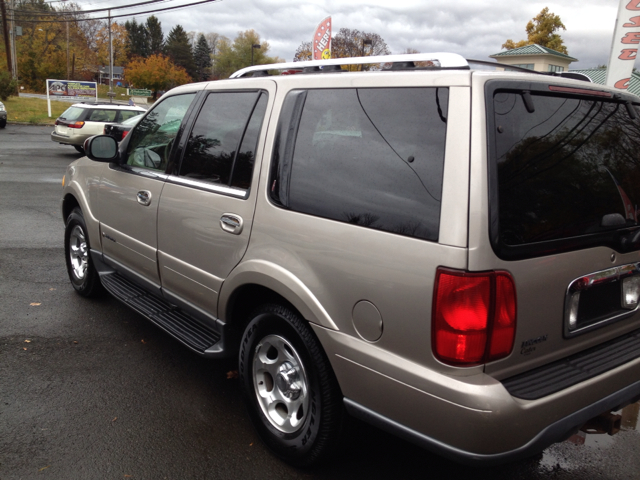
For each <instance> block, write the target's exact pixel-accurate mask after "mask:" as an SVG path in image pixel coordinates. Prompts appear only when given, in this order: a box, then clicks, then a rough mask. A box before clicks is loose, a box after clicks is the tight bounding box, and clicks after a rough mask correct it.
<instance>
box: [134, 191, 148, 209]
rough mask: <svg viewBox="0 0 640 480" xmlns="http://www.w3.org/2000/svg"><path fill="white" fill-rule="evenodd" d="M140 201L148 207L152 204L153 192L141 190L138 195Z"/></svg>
mask: <svg viewBox="0 0 640 480" xmlns="http://www.w3.org/2000/svg"><path fill="white" fill-rule="evenodd" d="M136 197H137V199H138V203H139V204H140V205H144V206H145V207H148V206H149V205H151V192H150V191H149V190H140V191H139V192H138V194H137V195H136Z"/></svg>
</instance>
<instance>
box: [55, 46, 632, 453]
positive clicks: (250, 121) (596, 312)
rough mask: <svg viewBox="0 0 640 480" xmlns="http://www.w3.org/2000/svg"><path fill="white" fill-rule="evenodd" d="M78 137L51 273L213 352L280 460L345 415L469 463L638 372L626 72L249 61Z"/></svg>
mask: <svg viewBox="0 0 640 480" xmlns="http://www.w3.org/2000/svg"><path fill="white" fill-rule="evenodd" d="M345 64H355V65H362V64H366V65H371V64H374V65H377V64H379V65H380V67H379V68H378V69H374V70H373V71H368V72H360V71H346V70H342V65H345ZM281 73H286V74H281ZM84 148H85V150H86V152H87V156H88V158H82V159H79V160H77V161H75V162H74V163H72V164H71V165H70V166H69V168H68V170H67V173H66V177H65V181H64V192H63V200H62V214H63V218H64V220H65V226H66V230H65V258H66V262H67V267H68V271H69V277H70V279H71V283H72V285H73V287H74V288H75V289H76V290H77V291H78V293H80V294H81V295H84V296H87V297H88V296H92V295H94V294H96V293H97V292H98V291H99V290H100V289H101V288H105V289H106V290H108V291H109V292H110V293H111V294H112V295H114V296H115V297H116V298H118V299H120V300H121V301H123V302H124V303H126V304H127V305H129V306H130V307H131V308H133V309H134V310H136V311H138V312H140V314H142V315H144V316H146V317H147V318H149V319H150V320H151V321H152V322H154V323H155V324H156V325H158V326H159V327H160V328H162V329H163V330H165V331H166V332H167V333H169V334H171V335H173V336H174V337H175V338H177V339H178V340H179V341H180V342H182V343H183V344H184V345H186V346H187V347H188V348H190V349H191V350H193V351H194V352H196V353H198V354H200V355H203V356H205V357H211V358H218V357H223V356H235V357H236V358H237V359H238V365H239V367H238V368H239V373H240V380H241V384H242V388H243V390H244V393H245V397H246V401H247V405H248V410H249V413H250V415H251V418H252V420H253V422H254V424H255V426H256V428H257V430H258V432H259V434H260V436H261V437H262V439H263V440H264V441H265V443H266V444H267V445H268V446H269V447H270V448H271V449H272V450H273V451H274V452H275V454H276V455H278V456H280V457H281V458H283V459H284V460H286V461H288V462H290V463H292V464H294V465H310V464H313V463H316V462H320V461H325V460H326V459H327V457H328V456H330V455H331V454H333V453H335V452H336V451H337V450H338V449H339V448H340V440H341V438H343V436H342V434H341V433H342V428H343V425H344V424H345V422H344V420H345V418H346V417H345V416H346V415H353V416H356V417H359V418H361V419H364V420H365V421H368V422H371V423H372V424H374V425H377V426H379V427H380V428H383V429H385V430H388V431H391V432H394V433H396V434H398V435H400V436H402V437H404V438H406V439H409V440H411V441H413V442H416V443H418V444H420V445H422V446H424V447H425V448H427V449H430V450H432V451H435V452H438V453H439V454H441V455H444V456H446V457H449V458H454V459H456V460H459V461H463V462H469V463H484V464H491V463H499V462H504V461H508V460H514V459H518V458H523V457H525V456H528V455H532V454H535V453H537V452H539V451H541V450H542V449H544V448H545V447H547V446H548V445H550V444H551V443H553V442H557V441H561V440H563V439H565V438H567V437H568V436H570V435H571V434H573V433H574V432H576V431H577V430H578V429H580V428H581V427H582V426H583V425H585V424H586V423H587V422H589V421H590V420H592V419H593V418H595V417H598V418H599V420H600V422H601V425H602V424H604V425H605V427H606V429H608V430H609V431H610V432H611V433H613V431H615V423H616V420H617V417H616V416H615V415H606V416H601V414H603V413H606V414H608V413H609V412H611V411H616V410H618V409H620V408H621V407H623V406H624V405H626V404H629V403H631V402H635V401H637V400H638V399H639V398H640V315H639V314H638V301H639V298H640V263H639V262H638V252H639V251H640V228H639V226H638V208H637V205H638V204H639V203H640V162H638V158H637V154H638V151H639V150H640V123H639V120H638V99H637V97H634V96H632V95H628V94H626V93H624V92H623V93H621V92H619V91H616V90H613V89H610V88H606V87H603V86H599V85H594V84H591V83H587V82H585V81H579V80H576V79H571V78H565V76H564V75H559V74H548V75H546V74H537V73H535V72H528V73H527V72H520V71H497V70H494V71H491V70H487V69H486V68H485V69H478V70H476V69H471V68H470V66H469V63H468V62H467V61H465V60H464V59H463V58H462V57H460V56H458V55H455V54H440V53H439V54H416V55H402V56H388V57H387V56H385V57H366V58H350V59H332V60H327V61H320V62H301V63H286V64H278V65H261V66H255V67H250V68H247V69H244V70H241V71H239V72H237V73H236V74H234V76H233V78H231V79H229V80H224V81H216V82H209V83H198V84H193V85H184V86H181V87H178V88H176V89H174V90H172V91H170V92H168V93H167V94H165V95H164V96H163V97H162V98H161V99H160V100H159V101H158V102H156V104H155V105H154V107H153V108H152V109H151V110H150V111H149V112H148V113H147V114H146V116H145V117H144V118H143V119H142V120H141V121H140V122H139V123H138V124H137V125H136V126H135V127H134V128H133V130H132V131H131V133H130V134H129V135H127V137H126V138H125V139H124V140H123V141H122V142H121V143H120V145H119V147H118V145H117V144H116V141H115V140H114V139H113V138H110V137H107V136H101V135H98V136H94V137H92V138H89V139H88V140H87V141H86V142H85V145H84Z"/></svg>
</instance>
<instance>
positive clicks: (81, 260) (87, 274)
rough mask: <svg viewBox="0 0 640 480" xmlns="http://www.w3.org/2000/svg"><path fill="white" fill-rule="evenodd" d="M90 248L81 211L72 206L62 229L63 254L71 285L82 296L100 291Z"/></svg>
mask: <svg viewBox="0 0 640 480" xmlns="http://www.w3.org/2000/svg"><path fill="white" fill-rule="evenodd" d="M90 250H91V248H90V244H89V236H88V235H87V225H86V224H85V223H84V217H83V215H82V211H81V210H80V209H79V208H77V207H76V208H74V209H73V211H72V212H71V213H70V214H69V216H68V217H67V224H66V227H65V230H64V256H65V259H66V263H67V273H68V274H69V280H71V285H73V288H75V290H76V292H78V293H79V294H80V295H82V296H83V297H95V296H98V295H99V294H101V293H102V291H103V290H102V284H101V283H100V277H99V275H98V272H97V271H96V269H95V267H94V266H93V262H92V260H91V255H90V254H89V252H90Z"/></svg>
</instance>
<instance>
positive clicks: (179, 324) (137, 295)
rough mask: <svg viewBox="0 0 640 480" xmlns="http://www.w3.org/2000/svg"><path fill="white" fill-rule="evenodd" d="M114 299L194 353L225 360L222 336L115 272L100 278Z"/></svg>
mask: <svg viewBox="0 0 640 480" xmlns="http://www.w3.org/2000/svg"><path fill="white" fill-rule="evenodd" d="M100 280H101V282H102V285H103V286H104V287H105V288H106V289H107V291H108V292H109V293H111V295H113V296H114V297H116V298H117V299H118V300H120V301H121V302H123V303H124V304H125V305H127V306H129V307H131V308H132V309H133V310H135V311H136V312H138V313H139V314H141V315H143V316H145V317H146V318H148V319H149V320H151V321H152V322H153V323H155V324H156V325H157V326H158V327H160V328H161V329H163V330H164V331H165V332H167V333H168V334H170V335H171V336H173V337H174V338H176V339H177V340H179V341H180V342H182V343H183V344H184V345H186V346H187V347H189V348H190V349H191V350H193V351H195V352H196V353H199V354H200V355H204V356H207V357H222V356H224V354H225V352H224V348H223V344H224V342H223V341H222V340H223V339H222V335H221V334H220V333H219V332H216V331H213V330H211V329H209V328H207V327H205V326H204V325H202V324H201V323H200V322H198V321H197V320H196V319H195V318H194V317H192V316H191V315H189V314H188V313H186V312H184V311H182V310H180V309H179V308H177V307H175V306H173V305H171V304H170V303H168V302H166V301H164V300H162V299H160V298H158V297H156V296H154V295H152V294H150V293H148V292H147V291H145V290H143V289H142V288H140V287H138V286H137V285H136V284H134V283H133V282H130V281H129V280H127V279H126V278H124V277H123V276H122V275H119V274H118V273H116V272H112V273H107V274H103V275H100Z"/></svg>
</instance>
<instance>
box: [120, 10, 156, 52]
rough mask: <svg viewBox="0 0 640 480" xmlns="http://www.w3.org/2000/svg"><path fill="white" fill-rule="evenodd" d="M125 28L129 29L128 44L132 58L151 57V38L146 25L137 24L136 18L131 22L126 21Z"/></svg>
mask: <svg viewBox="0 0 640 480" xmlns="http://www.w3.org/2000/svg"><path fill="white" fill-rule="evenodd" d="M124 28H126V29H127V34H128V35H127V36H128V38H127V43H128V46H129V55H131V57H142V58H146V57H148V56H149V55H150V48H149V36H148V35H147V29H146V28H145V26H144V23H138V22H136V19H135V18H134V19H133V20H131V21H128V20H127V21H126V22H125V24H124Z"/></svg>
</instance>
